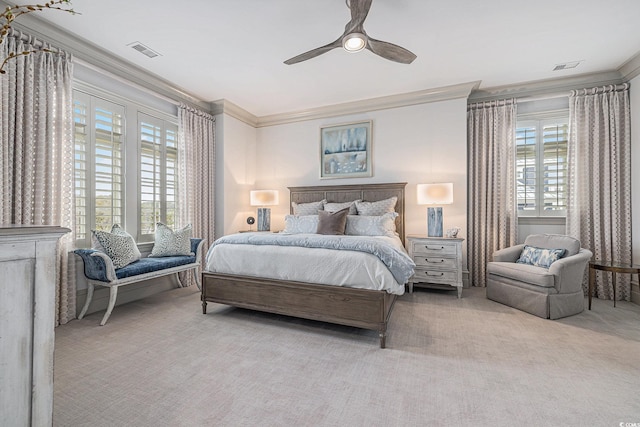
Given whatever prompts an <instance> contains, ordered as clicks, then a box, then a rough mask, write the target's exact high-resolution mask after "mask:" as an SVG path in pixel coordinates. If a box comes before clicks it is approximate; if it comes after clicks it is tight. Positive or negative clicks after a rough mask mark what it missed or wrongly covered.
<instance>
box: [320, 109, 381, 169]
mask: <svg viewBox="0 0 640 427" xmlns="http://www.w3.org/2000/svg"><path fill="white" fill-rule="evenodd" d="M371 128H372V121H371V120H366V121H361V122H354V123H345V124H340V125H331V126H323V127H321V128H320V178H321V179H328V178H358V177H371V176H373V170H372V161H371V143H372V138H371V136H372V135H371Z"/></svg>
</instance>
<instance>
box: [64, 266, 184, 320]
mask: <svg viewBox="0 0 640 427" xmlns="http://www.w3.org/2000/svg"><path fill="white" fill-rule="evenodd" d="M175 276H176V275H175V274H172V275H170V276H165V277H159V278H154V279H151V280H146V281H143V282H138V283H132V284H130V285H127V286H122V287H120V288H119V289H118V298H117V299H116V307H117V306H119V305H122V304H126V303H129V302H132V301H137V300H139V299H143V298H147V297H150V296H152V295H155V294H158V293H160V292H164V291H167V290H169V289H174V288H176V287H178V286H179V285H178V281H177V280H176V277H175ZM86 299H87V289H80V290H78V291H77V292H76V316H77V315H78V314H80V311H81V310H82V307H84V303H85V301H86ZM108 304H109V288H107V287H104V286H96V288H95V290H94V291H93V299H92V300H91V304H90V305H89V309H88V310H87V313H86V314H87V315H88V314H91V313H95V312H98V311H104V310H106V309H107V305H108ZM114 311H115V309H114Z"/></svg>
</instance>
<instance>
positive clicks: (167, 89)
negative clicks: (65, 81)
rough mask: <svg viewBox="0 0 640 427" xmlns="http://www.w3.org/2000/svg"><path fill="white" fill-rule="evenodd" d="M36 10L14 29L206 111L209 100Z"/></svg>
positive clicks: (22, 17)
mask: <svg viewBox="0 0 640 427" xmlns="http://www.w3.org/2000/svg"><path fill="white" fill-rule="evenodd" d="M7 6H9V3H7V2H5V1H4V0H0V7H1V8H3V9H4V8H6V7H7ZM36 15H37V14H35V13H30V14H27V15H23V16H21V17H20V20H19V21H18V20H16V21H14V22H13V24H12V27H13V28H15V29H16V30H21V31H25V32H27V33H29V34H31V35H33V36H35V37H36V38H40V39H42V40H46V41H47V42H48V43H50V44H51V45H53V46H55V47H58V48H60V49H63V50H65V51H67V52H69V53H71V54H72V55H73V56H74V57H76V58H78V59H81V60H82V61H84V62H86V63H87V64H90V65H92V66H94V67H97V68H99V69H103V70H108V71H109V72H110V73H111V74H113V75H115V76H118V77H121V78H123V79H125V80H127V81H130V82H132V83H134V84H136V85H137V86H140V87H143V88H145V89H147V90H150V91H154V92H156V93H158V94H160V95H162V96H164V97H167V98H169V99H173V100H175V101H176V103H180V102H184V103H186V104H189V105H192V106H194V107H197V108H200V109H203V110H206V111H207V112H208V108H209V103H207V102H204V101H202V100H201V99H199V98H198V97H196V96H194V95H192V94H190V93H188V92H186V91H185V90H183V89H181V88H179V87H177V86H175V85H174V84H172V83H171V82H169V81H167V80H164V79H162V78H161V77H159V76H157V75H155V74H152V73H149V71H146V70H143V69H142V68H139V67H137V66H136V65H134V64H131V63H130V62H126V61H124V60H123V59H121V58H120V57H118V56H115V55H113V54H111V53H109V52H107V51H106V50H104V49H103V48H101V47H100V46H98V45H95V44H93V43H91V42H89V41H88V40H86V39H83V38H80V37H78V36H75V35H71V34H70V33H69V32H68V31H66V30H64V29H63V28H61V27H59V26H57V25H55V24H52V23H50V22H48V21H45V20H44V19H42V18H38V17H37V16H36Z"/></svg>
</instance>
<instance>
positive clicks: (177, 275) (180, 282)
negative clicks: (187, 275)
mask: <svg viewBox="0 0 640 427" xmlns="http://www.w3.org/2000/svg"><path fill="white" fill-rule="evenodd" d="M176 280H178V287H179V288H184V285H183V284H182V281H180V273H179V272H178V273H176Z"/></svg>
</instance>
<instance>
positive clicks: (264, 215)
mask: <svg viewBox="0 0 640 427" xmlns="http://www.w3.org/2000/svg"><path fill="white" fill-rule="evenodd" d="M250 202H251V206H260V207H259V208H258V221H257V222H258V231H269V230H271V209H270V208H265V207H263V206H274V205H277V204H278V191H277V190H252V191H251V193H250Z"/></svg>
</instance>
